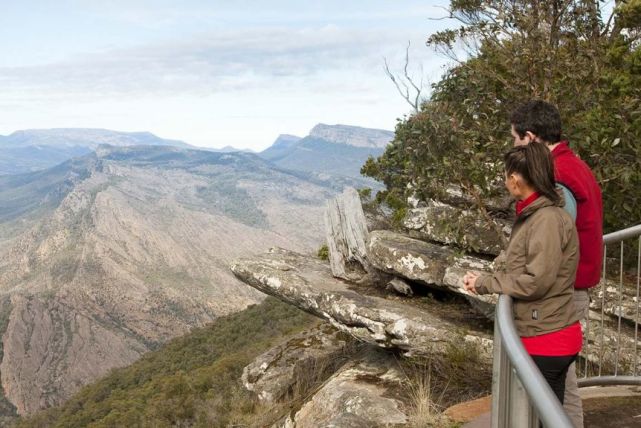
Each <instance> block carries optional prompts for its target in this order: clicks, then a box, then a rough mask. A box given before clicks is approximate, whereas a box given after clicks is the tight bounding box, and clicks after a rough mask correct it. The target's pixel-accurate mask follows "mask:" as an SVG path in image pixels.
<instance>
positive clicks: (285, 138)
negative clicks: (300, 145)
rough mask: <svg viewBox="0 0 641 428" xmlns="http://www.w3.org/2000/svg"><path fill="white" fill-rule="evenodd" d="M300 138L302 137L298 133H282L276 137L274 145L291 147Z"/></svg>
mask: <svg viewBox="0 0 641 428" xmlns="http://www.w3.org/2000/svg"><path fill="white" fill-rule="evenodd" d="M300 140H302V138H301V137H297V136H296V135H290V134H280V135H279V136H278V138H276V141H274V144H272V147H289V146H291V145H293V144H296V143H297V142H299V141H300Z"/></svg>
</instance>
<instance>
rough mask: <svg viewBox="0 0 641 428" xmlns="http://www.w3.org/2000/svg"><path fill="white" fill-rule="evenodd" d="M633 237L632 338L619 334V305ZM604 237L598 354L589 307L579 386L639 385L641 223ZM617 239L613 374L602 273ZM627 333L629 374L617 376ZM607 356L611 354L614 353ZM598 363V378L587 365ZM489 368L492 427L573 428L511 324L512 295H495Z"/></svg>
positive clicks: (621, 315) (621, 306) (621, 309)
mask: <svg viewBox="0 0 641 428" xmlns="http://www.w3.org/2000/svg"><path fill="white" fill-rule="evenodd" d="M634 238H638V240H639V242H638V255H637V269H636V296H634V297H633V298H632V299H629V300H632V301H633V302H634V303H635V305H634V306H636V309H635V311H634V312H635V316H634V318H633V319H632V320H630V319H628V321H630V322H631V323H632V324H634V338H633V339H632V338H631V337H630V336H631V335H629V334H627V333H624V332H623V328H622V319H623V318H624V313H627V312H625V308H624V304H623V302H624V301H623V296H624V294H625V293H624V288H625V282H626V281H624V241H627V240H630V239H634ZM603 241H604V257H603V260H604V265H603V279H602V281H601V284H600V285H599V286H598V289H599V290H598V292H599V293H600V297H601V304H600V310H601V316H600V319H599V324H598V327H599V331H598V332H596V333H598V335H599V336H600V341H599V342H598V347H596V355H595V353H594V352H593V353H590V351H593V348H594V347H593V346H590V342H591V339H592V343H593V344H596V342H595V341H594V340H593V338H594V333H595V332H594V331H593V332H592V336H591V335H590V324H591V323H590V321H589V320H590V317H591V315H592V314H593V311H591V312H590V316H588V320H587V323H586V326H585V334H584V336H585V344H584V347H583V352H582V354H581V360H583V361H584V369H583V372H584V375H583V377H582V378H581V379H580V380H579V387H586V386H593V385H601V386H604V385H641V376H638V375H637V361H638V352H637V351H638V328H639V304H640V299H639V286H640V281H639V278H640V275H641V225H638V226H634V227H631V228H628V229H624V230H621V231H618V232H614V233H611V234H608V235H605V236H604V237H603ZM617 243H620V264H619V284H618V289H617V292H616V296H615V300H617V303H616V304H614V303H611V302H610V305H609V306H610V310H609V312H612V313H613V314H615V316H616V318H617V323H616V324H617V329H616V340H615V341H614V342H615V343H616V349H615V350H614V357H613V358H614V362H613V365H614V370H613V371H614V373H613V374H611V375H604V374H603V372H604V369H605V366H606V364H604V356H605V355H606V346H609V345H611V343H606V342H605V340H604V337H605V333H604V332H605V330H606V325H605V321H606V319H605V318H606V316H609V315H607V313H606V306H608V305H606V300H605V297H606V294H607V293H608V292H609V286H608V281H607V272H606V270H607V269H606V268H607V263H606V261H607V247H608V245H613V244H617ZM629 282H630V281H628V283H629ZM628 303H629V301H628ZM628 306H629V305H628ZM628 318H629V317H628ZM628 327H629V326H628ZM628 329H629V328H628ZM626 334H627V336H626ZM626 337H627V339H628V342H630V341H633V342H632V346H633V348H634V352H633V354H634V357H633V359H632V361H633V362H632V363H631V365H632V374H631V375H623V374H619V370H620V368H621V367H620V362H621V361H620V360H621V357H622V347H623V346H622V344H624V342H625V340H624V339H626ZM610 342H612V341H610ZM608 355H612V352H610V354H608ZM626 355H627V354H626ZM628 356H629V355H628ZM597 361H598V370H597V376H590V375H589V374H590V372H591V369H590V364H592V365H594V364H597ZM629 365H630V364H628V366H629ZM592 371H594V370H592ZM492 372H493V373H492V397H493V398H492V423H491V426H492V428H508V427H509V428H521V427H524V428H525V427H528V428H529V427H531V428H534V427H538V426H539V421H540V422H542V423H543V425H544V426H546V427H554V428H557V427H558V428H572V423H571V421H570V419H569V418H568V416H567V415H566V413H565V411H564V410H563V407H562V406H561V403H560V402H559V400H558V399H557V398H556V395H555V394H554V392H553V391H552V389H551V388H550V386H549V385H548V383H547V381H546V380H545V379H544V378H543V375H541V372H540V371H539V370H538V368H537V367H536V365H535V364H534V362H533V361H532V359H531V358H530V356H529V355H528V354H527V352H526V351H525V348H524V347H523V345H522V343H521V339H520V337H519V335H518V333H517V331H516V327H515V325H514V317H513V314H512V299H511V298H510V297H509V296H505V295H501V296H500V297H499V302H498V304H497V307H496V320H495V324H494V366H493V370H492Z"/></svg>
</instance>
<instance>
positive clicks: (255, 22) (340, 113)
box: [0, 0, 451, 150]
mask: <svg viewBox="0 0 641 428" xmlns="http://www.w3.org/2000/svg"><path fill="white" fill-rule="evenodd" d="M2 3H3V4H2V7H3V11H2V14H0V52H2V55H0V109H1V111H2V115H0V134H1V135H7V134H9V133H11V132H13V131H16V130H19V129H30V128H59V127H95V128H107V129H114V130H121V131H150V132H153V133H155V134H157V135H159V136H161V137H165V138H174V139H180V140H183V141H186V142H188V143H191V144H194V145H198V146H210V147H223V146H225V145H233V146H236V147H239V148H251V149H254V150H260V149H263V148H266V147H267V146H269V145H270V144H271V143H272V142H273V140H274V139H275V138H276V137H277V136H278V134H281V133H289V134H295V135H300V136H304V135H306V133H307V132H308V131H309V129H311V127H312V126H314V125H315V124H316V123H319V122H323V123H329V124H334V123H343V124H350V125H358V126H365V127H374V128H383V129H393V128H394V125H395V123H396V119H397V118H399V117H402V116H403V115H404V114H406V113H408V112H409V110H410V108H409V106H408V105H407V104H405V102H404V101H403V100H402V98H401V97H400V96H399V95H398V94H397V93H396V92H395V88H394V86H393V85H392V83H391V82H390V81H389V79H388V78H387V77H386V76H385V73H384V69H383V58H387V59H388V62H389V63H390V65H391V66H392V68H393V69H398V70H400V68H401V66H402V65H403V56H404V51H405V46H406V44H407V43H408V41H411V49H410V56H411V65H412V68H411V70H412V73H413V74H414V76H415V77H416V79H417V80H420V79H421V78H423V80H424V82H425V86H426V87H429V83H430V82H433V81H436V80H438V78H439V76H440V75H441V74H442V72H443V71H444V67H445V66H446V62H445V60H444V59H443V58H441V57H439V56H437V55H436V54H435V53H434V52H433V51H431V50H430V49H429V48H427V47H425V44H424V42H425V40H426V38H427V36H428V35H429V34H431V33H432V32H434V31H436V30H437V29H439V28H444V27H445V26H446V25H451V24H450V23H449V22H448V21H447V20H438V19H433V18H440V17H444V16H446V12H445V10H444V7H445V6H447V4H448V2H447V1H440V0H439V1H409V0H408V1H404V0H401V1H392V0H389V1H382V0H362V1H361V0H358V1H335V0H323V1H316V2H313V1H310V2H301V1H284V0H282V1H269V2H267V1H257V0H236V1H231V0H229V1H216V0H210V1H204V0H183V1H166V0H153V1H152V0H139V1H135V0H129V1H125V0H100V1H98V0H96V1H90V0H84V1H82V0H57V1H54V0H49V1H44V0H41V1H36V0H23V1H20V0H4V1H3V2H2Z"/></svg>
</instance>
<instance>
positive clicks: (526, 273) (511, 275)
mask: <svg viewBox="0 0 641 428" xmlns="http://www.w3.org/2000/svg"><path fill="white" fill-rule="evenodd" d="M505 186H506V187H507V189H508V191H509V192H510V194H511V195H512V197H513V198H514V199H516V215H517V217H516V220H515V222H514V226H513V228H512V236H511V237H510V242H509V244H508V247H507V249H506V250H505V252H504V253H502V254H501V255H500V256H499V257H498V258H497V260H496V262H495V264H496V265H497V266H498V267H497V269H496V270H495V273H494V274H492V275H490V274H478V273H475V272H468V273H467V274H466V275H465V276H464V278H463V282H464V284H465V289H466V290H468V291H470V292H471V293H478V294H487V293H501V294H507V295H509V296H512V297H513V298H514V321H515V324H516V328H517V330H518V332H519V335H520V336H521V340H522V342H523V345H524V347H525V349H526V351H527V352H528V353H529V354H530V356H531V357H532V359H533V360H534V363H535V364H536V365H537V366H538V368H539V369H540V370H541V373H542V374H543V377H545V379H546V380H547V381H548V383H549V384H550V387H551V388H552V390H553V391H554V392H555V394H556V396H557V397H558V398H559V401H560V402H561V403H563V395H564V391H565V376H566V374H567V371H568V367H569V366H570V364H571V363H572V362H573V361H574V359H575V358H576V356H577V354H578V353H579V351H580V350H581V342H582V336H581V325H580V324H579V322H578V318H577V315H576V311H575V309H574V306H573V301H572V293H573V291H574V287H573V286H574V279H575V275H576V268H577V262H578V238H577V233H576V229H575V227H574V222H573V221H572V218H570V216H569V215H568V214H567V213H566V212H565V211H564V210H563V208H561V207H562V206H563V198H562V196H561V195H560V194H558V193H557V191H556V188H555V183H554V170H553V164H552V159H551V155H550V151H549V150H548V149H547V148H546V147H545V146H544V145H543V144H538V143H534V144H528V145H527V146H519V147H515V148H513V149H512V150H510V151H509V152H508V153H506V155H505ZM499 265H501V266H499Z"/></svg>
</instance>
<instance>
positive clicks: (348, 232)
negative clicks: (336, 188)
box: [325, 187, 369, 281]
mask: <svg viewBox="0 0 641 428" xmlns="http://www.w3.org/2000/svg"><path fill="white" fill-rule="evenodd" d="M325 236H326V238H327V247H328V249H329V264H330V267H331V269H332V275H333V276H335V277H337V278H343V279H347V280H350V281H359V280H361V279H363V277H364V276H365V275H366V274H367V272H368V271H369V269H368V268H369V264H368V262H367V248H366V242H367V236H368V231H367V224H366V220H365V213H363V207H362V205H361V198H360V196H359V195H358V192H357V191H356V189H354V188H353V187H348V188H346V189H345V190H344V191H343V193H342V194H341V195H339V196H337V197H336V198H333V199H330V200H329V201H327V210H326V211H325Z"/></svg>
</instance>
